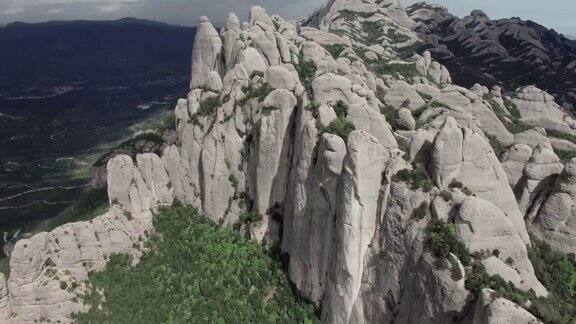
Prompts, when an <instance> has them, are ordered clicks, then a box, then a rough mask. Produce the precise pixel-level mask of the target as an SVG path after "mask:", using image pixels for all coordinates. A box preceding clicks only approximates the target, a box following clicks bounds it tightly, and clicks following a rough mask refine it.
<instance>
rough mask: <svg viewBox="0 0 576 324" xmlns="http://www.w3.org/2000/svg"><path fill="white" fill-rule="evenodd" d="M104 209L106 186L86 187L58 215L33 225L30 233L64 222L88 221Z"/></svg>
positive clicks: (45, 230)
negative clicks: (75, 199)
mask: <svg viewBox="0 0 576 324" xmlns="http://www.w3.org/2000/svg"><path fill="white" fill-rule="evenodd" d="M106 211H108V193H107V190H106V188H98V189H86V190H85V191H84V192H83V193H82V194H81V195H80V198H79V199H78V200H77V201H76V202H75V203H73V204H72V205H70V206H69V207H68V208H66V209H64V210H63V211H62V212H61V213H60V214H58V216H56V217H54V218H51V219H49V220H46V221H44V222H41V223H39V224H38V225H35V226H34V227H33V228H32V229H31V230H30V233H31V234H35V233H40V232H49V231H52V230H54V229H56V227H59V226H62V225H64V224H68V223H72V222H81V221H89V220H91V219H94V218H95V217H97V216H100V215H103V214H104V213H106Z"/></svg>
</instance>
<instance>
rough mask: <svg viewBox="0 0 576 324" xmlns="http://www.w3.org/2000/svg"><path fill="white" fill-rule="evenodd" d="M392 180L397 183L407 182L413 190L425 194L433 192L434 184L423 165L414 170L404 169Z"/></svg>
mask: <svg viewBox="0 0 576 324" xmlns="http://www.w3.org/2000/svg"><path fill="white" fill-rule="evenodd" d="M392 180H393V181H396V182H406V183H407V184H409V185H410V187H411V188H412V190H418V189H422V190H424V192H429V191H430V190H432V182H431V181H430V178H428V174H427V173H426V170H425V169H424V167H423V166H422V165H421V164H418V165H417V166H416V168H414V169H413V170H410V169H404V170H400V171H398V173H396V175H394V177H393V178H392Z"/></svg>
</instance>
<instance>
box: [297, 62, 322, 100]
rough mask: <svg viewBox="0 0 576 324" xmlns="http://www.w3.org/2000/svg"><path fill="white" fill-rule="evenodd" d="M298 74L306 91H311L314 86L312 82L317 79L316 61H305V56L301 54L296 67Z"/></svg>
mask: <svg viewBox="0 0 576 324" xmlns="http://www.w3.org/2000/svg"><path fill="white" fill-rule="evenodd" d="M295 68H296V72H298V77H299V78H300V82H302V85H303V86H304V88H305V89H306V91H308V92H309V91H310V87H311V86H312V81H314V78H315V77H316V70H318V67H317V66H316V63H314V61H307V60H304V56H303V55H302V54H300V57H299V60H298V64H296V66H295Z"/></svg>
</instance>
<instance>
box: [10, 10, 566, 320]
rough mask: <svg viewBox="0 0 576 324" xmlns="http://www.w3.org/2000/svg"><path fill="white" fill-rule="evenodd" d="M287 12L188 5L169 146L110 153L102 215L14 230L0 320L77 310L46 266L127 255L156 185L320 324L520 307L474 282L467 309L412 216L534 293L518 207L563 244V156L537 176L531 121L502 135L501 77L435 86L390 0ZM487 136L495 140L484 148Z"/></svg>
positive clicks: (145, 229)
mask: <svg viewBox="0 0 576 324" xmlns="http://www.w3.org/2000/svg"><path fill="white" fill-rule="evenodd" d="M420 14H421V15H424V13H420ZM413 15H414V13H413ZM306 24H307V25H306V26H295V25H293V24H291V23H289V22H287V21H284V20H282V19H281V18H280V17H277V16H269V15H268V14H267V13H266V11H265V10H264V9H262V8H260V7H254V8H253V9H252V10H251V12H250V18H249V22H247V23H240V21H239V19H238V17H237V16H236V15H234V14H231V15H230V16H229V17H228V19H227V21H226V24H225V27H224V28H223V29H222V31H221V33H220V34H218V33H217V32H216V30H215V29H214V27H213V26H212V25H211V24H210V23H209V22H208V20H207V19H206V18H201V20H200V23H199V29H198V36H197V38H196V40H195V43H194V50H193V62H192V75H191V78H192V80H191V89H190V92H189V94H188V96H187V97H186V99H180V100H179V101H178V104H177V106H176V108H175V115H176V119H177V123H176V124H177V131H176V133H177V134H178V140H177V141H175V143H176V144H174V145H166V146H165V148H164V149H163V153H162V154H161V156H159V155H156V154H140V155H136V156H135V157H130V156H128V155H118V156H115V157H114V158H112V159H110V160H109V162H108V165H107V176H108V179H107V180H108V196H109V202H110V205H111V209H110V211H109V212H108V213H106V214H105V215H102V216H100V217H98V218H96V219H94V220H92V221H91V222H79V223H72V224H67V225H64V226H62V227H59V228H57V229H56V230H54V231H52V232H50V233H41V234H38V235H36V236H33V237H32V238H31V239H29V240H21V241H19V242H18V244H17V245H16V248H15V250H14V253H13V255H12V258H11V274H10V277H9V278H7V280H6V279H5V278H4V277H3V276H1V275H0V320H2V321H7V322H30V321H34V320H39V319H40V318H49V319H50V320H53V321H56V320H61V321H64V322H66V321H69V320H70V317H69V316H70V313H71V312H77V311H85V310H86V309H85V308H84V305H82V304H79V303H75V302H74V301H73V293H71V292H68V291H62V290H61V289H59V288H58V287H56V282H55V281H54V279H53V278H52V276H51V274H53V273H57V274H58V275H59V276H60V277H61V278H63V277H65V278H66V280H69V281H70V282H82V281H83V280H84V279H85V278H86V274H87V272H88V271H91V270H95V271H97V270H100V269H102V268H103V267H104V265H105V263H106V257H107V256H109V255H110V254H112V253H129V254H131V255H134V256H135V257H136V259H135V261H136V262H137V261H138V258H139V257H140V255H141V254H142V253H143V252H144V250H143V249H141V248H138V247H137V246H139V244H140V243H139V242H140V240H141V239H142V240H145V239H146V237H147V235H149V234H152V232H153V228H152V222H151V218H152V212H153V211H154V210H155V208H157V207H158V206H161V205H169V204H172V203H173V202H174V201H179V202H181V203H185V204H191V205H193V206H196V207H197V208H199V209H200V210H201V211H202V212H203V214H205V215H206V217H209V218H210V219H212V220H213V221H215V222H217V223H219V224H222V226H231V227H232V226H233V225H236V226H234V227H235V228H239V229H240V230H239V231H240V233H241V234H242V235H244V236H246V237H248V238H251V239H254V240H257V241H258V242H260V243H262V244H264V245H271V244H275V243H279V244H280V246H281V250H282V252H283V253H284V254H286V256H288V257H289V263H288V274H289V277H290V279H291V281H292V282H293V283H294V285H295V288H296V290H297V292H298V294H299V295H300V296H302V297H304V298H306V299H308V300H310V301H311V302H313V303H315V304H316V305H318V306H321V307H322V319H323V320H324V321H325V322H328V323H372V322H378V323H380V322H384V323H390V322H401V323H447V322H459V321H461V320H463V319H465V318H467V319H470V320H472V321H473V322H475V323H484V322H486V323H491V322H496V323H498V322H506V321H508V322H515V321H525V320H526V321H530V320H532V319H533V317H531V315H530V314H527V313H526V312H524V311H522V310H517V309H515V308H516V306H515V305H514V304H513V303H512V302H510V301H508V300H506V299H504V298H499V297H496V296H493V295H492V294H491V293H490V292H487V291H484V292H483V293H482V294H481V296H478V297H479V298H478V300H477V301H476V305H474V306H475V308H474V307H469V306H470V305H469V303H470V301H471V300H472V299H471V298H469V291H468V290H467V289H466V285H465V282H466V280H467V279H468V276H469V271H468V268H467V262H466V260H464V258H463V257H462V256H461V255H460V254H458V252H456V251H450V253H447V256H446V257H445V258H444V257H443V258H439V257H438V256H437V255H436V254H434V251H433V250H432V249H431V247H430V236H431V233H430V231H431V230H430V224H431V222H432V219H433V218H437V219H439V220H442V221H443V222H446V223H449V224H448V225H449V226H452V225H453V226H454V227H453V228H454V229H455V231H456V238H457V239H458V240H459V241H460V242H462V243H463V244H464V246H465V247H466V248H467V249H469V250H470V251H471V252H483V251H484V250H491V251H496V250H497V251H499V253H497V254H498V255H497V256H496V255H492V256H490V257H486V258H479V259H475V260H474V261H475V262H481V263H482V264H483V265H484V266H485V268H486V270H487V271H488V273H489V274H491V275H499V276H501V277H502V278H504V279H506V280H509V281H511V282H513V283H514V284H515V285H516V286H517V287H519V288H520V289H523V290H529V289H533V290H534V291H535V292H536V293H537V294H538V295H542V296H544V295H546V294H547V291H546V289H545V288H544V287H543V286H542V284H541V283H540V282H539V281H538V279H537V278H536V276H535V274H534V269H533V267H532V264H531V263H530V260H529V259H528V257H527V247H526V246H527V245H530V238H529V236H528V232H527V228H526V227H527V225H526V224H525V219H526V220H527V221H528V226H529V228H531V229H533V230H534V231H535V232H536V233H537V235H539V236H541V237H542V238H544V239H546V240H547V241H548V242H555V245H554V246H556V247H559V248H561V249H563V250H564V251H572V252H574V246H576V243H575V242H574V240H573V237H574V235H573V233H574V232H575V231H576V228H575V224H576V222H575V221H574V217H573V216H574V215H573V214H574V213H573V207H574V205H575V203H574V202H575V201H576V193H575V192H574V190H573V189H574V188H575V187H576V186H575V181H576V180H575V174H576V171H575V170H576V167H575V166H576V160H573V161H572V162H571V163H569V164H567V165H566V166H565V167H564V171H563V172H562V173H561V174H560V175H559V176H557V179H556V175H557V174H558V173H559V172H560V169H561V168H562V165H561V164H560V162H559V159H558V157H557V156H556V154H555V153H554V151H553V146H551V141H550V140H548V139H547V137H546V132H545V131H543V130H541V129H532V130H528V131H525V132H522V133H519V134H512V133H511V132H509V131H508V129H507V128H506V126H505V125H507V122H508V119H510V121H512V119H513V118H512V114H511V113H510V112H509V111H504V112H503V113H501V111H500V110H499V109H502V110H506V107H505V104H504V103H505V99H506V98H504V97H503V96H502V93H501V92H502V90H501V89H500V88H498V87H494V88H493V89H492V90H489V89H488V88H487V87H484V86H482V85H480V84H478V85H475V86H474V87H472V88H471V89H466V88H463V87H460V86H456V85H453V84H451V83H452V80H451V75H450V73H449V72H448V69H447V68H446V67H445V66H443V65H442V64H440V63H438V62H436V61H434V60H433V59H432V56H431V55H430V53H428V52H424V53H422V55H412V56H410V55H406V52H407V51H408V52H409V48H410V47H408V46H411V45H414V43H415V42H416V41H417V39H418V37H417V35H416V34H415V33H414V32H413V31H412V29H411V28H415V26H416V22H415V21H414V20H413V19H411V18H410V17H409V16H408V15H407V14H406V12H405V11H404V9H403V8H402V6H401V5H400V4H399V3H398V1H393V0H386V1H371V0H332V1H329V3H328V4H327V5H326V6H324V7H322V8H321V9H320V10H319V11H318V12H317V13H315V14H314V15H313V16H312V17H311V18H310V19H309V20H308V21H307V23H306ZM528 90H530V89H528ZM532 90H533V91H532ZM532 90H530V91H524V90H520V91H519V93H518V94H517V95H516V97H515V100H516V101H518V106H519V109H520V110H521V111H520V112H521V113H522V116H521V117H522V118H523V119H525V120H526V121H527V122H529V121H530V116H531V115H530V114H531V113H532V111H531V110H530V109H531V108H530V107H532V106H534V105H536V106H538V107H537V108H536V109H540V108H542V107H543V105H552V104H553V100H552V101H551V98H549V97H548V96H545V95H543V94H542V93H541V92H538V91H536V90H534V89H532ZM536 94H539V95H536ZM485 96H491V98H492V100H485ZM486 98H488V97H486ZM520 100H523V101H526V102H529V103H528V104H526V105H524V106H523V103H522V102H520ZM535 102H536V103H537V104H534V103H535ZM542 109H543V108H542ZM539 113H542V111H540V112H539ZM553 115H554V114H553ZM391 118H393V119H394V120H392V119H391ZM506 118H508V119H506ZM392 121H394V122H395V123H394V124H395V125H396V126H398V127H394V129H393V128H392V127H391V126H390V123H392ZM553 121H554V123H556V124H557V125H561V124H560V121H561V122H562V123H564V125H569V124H570V123H569V122H570V121H569V120H568V121H565V120H564V119H559V116H556V115H554V118H553ZM491 137H494V138H496V139H498V140H499V141H501V142H502V145H503V146H505V148H506V153H505V154H503V155H502V159H503V162H502V163H501V162H500V161H499V160H498V158H497V156H496V154H495V152H494V149H493V148H492V147H491V145H490V141H489V139H490V138H491ZM553 179H554V181H553ZM515 193H516V196H515ZM528 215H531V216H528ZM457 254H458V255H457ZM461 258H462V259H461ZM475 258H478V257H476V256H475ZM509 259H513V260H514V266H513V267H512V266H511V265H510V264H508V263H507V261H508V260H509ZM48 260H50V262H48ZM84 263H86V264H85V265H84ZM44 284H46V286H44ZM42 287H45V288H42ZM83 289H86V287H84V286H82V285H79V286H78V288H77V289H76V290H75V292H79V291H83Z"/></svg>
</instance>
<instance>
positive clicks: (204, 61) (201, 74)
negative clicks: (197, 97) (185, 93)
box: [190, 16, 222, 89]
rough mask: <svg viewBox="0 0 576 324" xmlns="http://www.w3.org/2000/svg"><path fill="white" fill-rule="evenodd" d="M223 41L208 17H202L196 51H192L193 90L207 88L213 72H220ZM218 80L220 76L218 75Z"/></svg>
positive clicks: (199, 23) (197, 31) (195, 46)
mask: <svg viewBox="0 0 576 324" xmlns="http://www.w3.org/2000/svg"><path fill="white" fill-rule="evenodd" d="M221 49H222V41H221V40H220V37H219V35H218V32H217V31H216V29H214V26H212V24H211V23H210V20H208V17H206V16H202V17H201V18H200V21H199V22H198V27H197V29H196V36H195V38H194V49H193V50H192V74H191V81H190V87H191V88H192V89H194V88H199V87H203V86H206V85H207V84H208V81H209V79H210V78H211V76H210V73H211V72H212V71H219V70H220V69H221V67H220V60H221V57H220V56H221ZM217 77H218V79H220V78H219V76H218V75H217Z"/></svg>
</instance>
